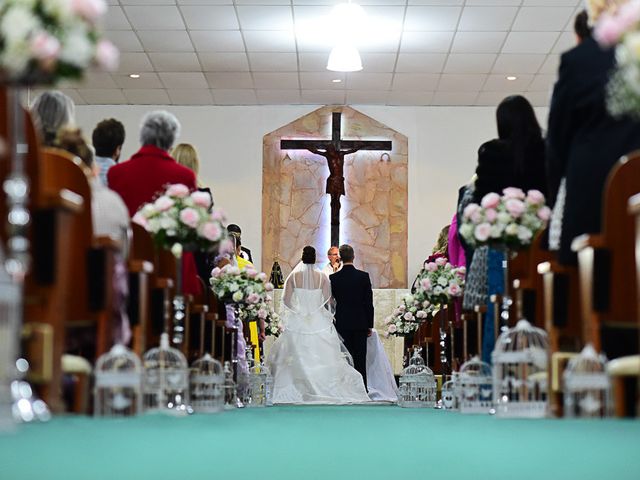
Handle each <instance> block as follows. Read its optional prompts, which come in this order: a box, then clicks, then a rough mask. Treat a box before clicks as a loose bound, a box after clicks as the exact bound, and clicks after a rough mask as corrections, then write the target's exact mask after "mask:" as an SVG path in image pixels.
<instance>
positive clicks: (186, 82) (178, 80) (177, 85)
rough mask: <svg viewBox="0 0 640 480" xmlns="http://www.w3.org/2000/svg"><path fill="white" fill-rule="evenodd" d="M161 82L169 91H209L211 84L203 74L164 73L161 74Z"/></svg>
mask: <svg viewBox="0 0 640 480" xmlns="http://www.w3.org/2000/svg"><path fill="white" fill-rule="evenodd" d="M158 75H159V76H160V80H162V83H163V84H164V86H165V87H166V88H169V89H183V88H193V89H208V88H209V84H208V83H207V80H206V78H205V77H204V74H203V73H202V72H184V73H178V72H164V73H159V74H158Z"/></svg>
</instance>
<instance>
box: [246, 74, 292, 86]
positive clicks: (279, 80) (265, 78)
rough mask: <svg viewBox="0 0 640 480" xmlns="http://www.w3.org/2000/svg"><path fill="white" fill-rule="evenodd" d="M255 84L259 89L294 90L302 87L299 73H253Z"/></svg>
mask: <svg viewBox="0 0 640 480" xmlns="http://www.w3.org/2000/svg"><path fill="white" fill-rule="evenodd" d="M253 84H254V86H255V88H257V89H260V88H261V89H266V90H278V89H284V90H293V89H298V88H300V84H299V82H298V73H297V72H294V73H271V72H256V73H254V74H253Z"/></svg>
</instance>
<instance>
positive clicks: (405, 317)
mask: <svg viewBox="0 0 640 480" xmlns="http://www.w3.org/2000/svg"><path fill="white" fill-rule="evenodd" d="M402 318H404V319H405V320H406V321H408V322H410V321H411V320H413V313H411V312H407V313H405V314H404V316H403V317H402Z"/></svg>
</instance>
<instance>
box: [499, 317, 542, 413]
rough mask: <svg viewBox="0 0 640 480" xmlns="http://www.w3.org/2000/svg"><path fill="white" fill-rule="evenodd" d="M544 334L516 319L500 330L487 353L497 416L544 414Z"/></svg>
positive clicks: (525, 322)
mask: <svg viewBox="0 0 640 480" xmlns="http://www.w3.org/2000/svg"><path fill="white" fill-rule="evenodd" d="M548 356H549V343H548V340H547V333H546V332H545V331H544V330H542V329H540V328H536V327H534V326H532V325H531V324H530V323H529V322H527V321H526V320H520V321H519V322H518V323H517V324H516V326H515V327H514V328H511V329H509V330H507V331H506V332H504V333H502V334H501V335H500V336H499V337H498V340H497V341H496V346H495V349H494V350H493V353H492V354H491V358H492V360H493V402H494V404H495V410H496V414H497V415H498V416H501V417H528V418H539V417H544V416H545V415H546V413H547V392H548V390H547V388H548V387H547V363H548Z"/></svg>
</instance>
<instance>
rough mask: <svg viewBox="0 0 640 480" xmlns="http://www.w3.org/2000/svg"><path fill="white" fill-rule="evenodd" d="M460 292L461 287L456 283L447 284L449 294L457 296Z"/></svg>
mask: <svg viewBox="0 0 640 480" xmlns="http://www.w3.org/2000/svg"><path fill="white" fill-rule="evenodd" d="M461 293H462V289H461V288H460V286H459V285H456V284H455V283H454V284H453V285H449V295H451V296H452V297H457V296H458V295H460V294H461Z"/></svg>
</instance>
